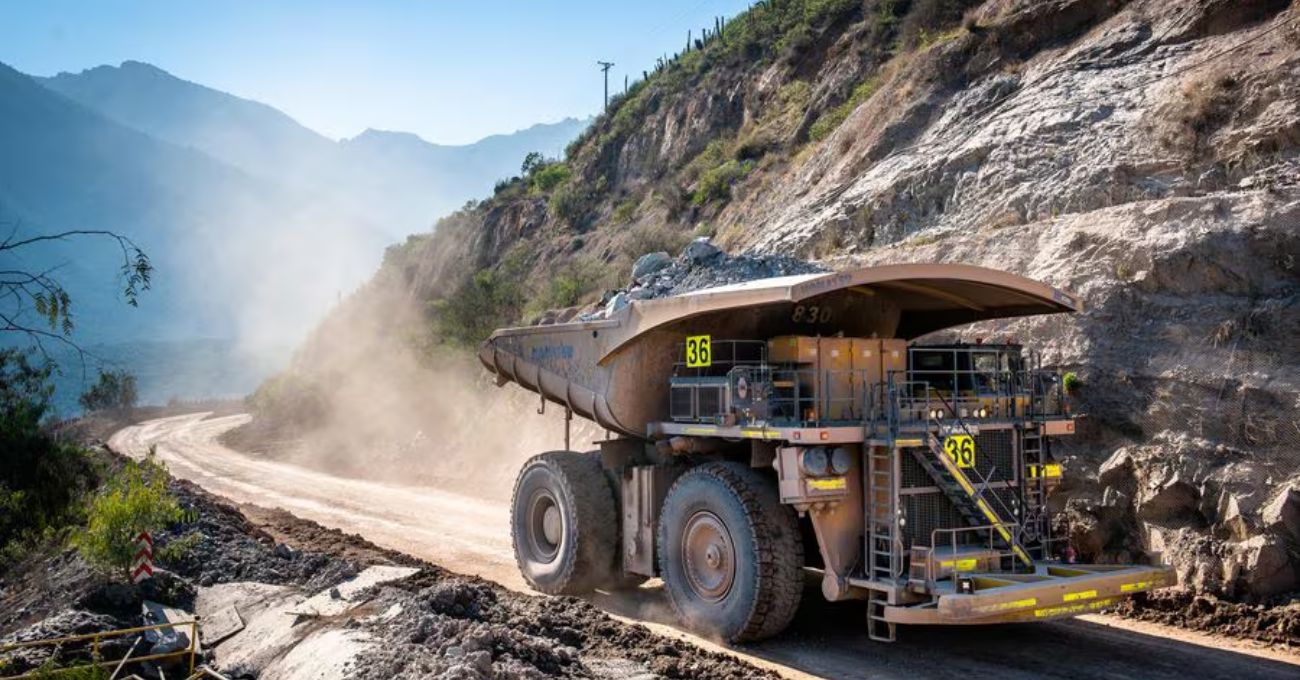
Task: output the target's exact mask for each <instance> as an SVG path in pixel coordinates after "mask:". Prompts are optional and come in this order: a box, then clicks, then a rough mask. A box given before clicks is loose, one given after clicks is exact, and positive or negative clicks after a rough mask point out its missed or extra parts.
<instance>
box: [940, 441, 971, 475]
mask: <svg viewBox="0 0 1300 680" xmlns="http://www.w3.org/2000/svg"><path fill="white" fill-rule="evenodd" d="M943 452H944V453H946V454H948V457H949V458H951V459H952V462H954V463H956V464H957V467H959V468H973V467H975V440H974V439H972V438H971V436H970V435H966V434H954V435H952V436H951V437H947V438H945V439H944V440H943Z"/></svg>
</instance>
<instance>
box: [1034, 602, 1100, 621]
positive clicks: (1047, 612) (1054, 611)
mask: <svg viewBox="0 0 1300 680" xmlns="http://www.w3.org/2000/svg"><path fill="white" fill-rule="evenodd" d="M1112 604H1115V598H1110V597H1108V598H1106V599H1104V600H1097V601H1096V602H1083V603H1080V604H1065V605H1061V606H1059V607H1044V608H1042V609H1035V610H1034V616H1035V617H1036V618H1040V619H1043V618H1048V617H1051V616H1065V615H1068V614H1082V613H1083V612H1089V611H1097V610H1098V609H1105V608H1106V607H1109V606H1111V605H1112Z"/></svg>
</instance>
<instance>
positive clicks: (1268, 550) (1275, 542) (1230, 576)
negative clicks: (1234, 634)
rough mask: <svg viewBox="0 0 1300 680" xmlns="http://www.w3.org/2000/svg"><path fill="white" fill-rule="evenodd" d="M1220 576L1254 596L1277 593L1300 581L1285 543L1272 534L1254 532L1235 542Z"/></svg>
mask: <svg viewBox="0 0 1300 680" xmlns="http://www.w3.org/2000/svg"><path fill="white" fill-rule="evenodd" d="M1224 576H1225V577H1226V579H1225V580H1227V581H1229V582H1237V583H1240V584H1241V586H1242V587H1243V588H1244V589H1245V590H1246V591H1247V592H1249V593H1250V594H1252V595H1255V596H1257V597H1271V596H1273V595H1280V594H1282V593H1285V592H1289V591H1291V590H1294V589H1295V588H1296V586H1297V585H1300V581H1297V579H1296V565H1295V563H1294V562H1293V561H1292V560H1291V557H1290V554H1289V553H1288V551H1287V546H1286V544H1285V543H1283V542H1282V541H1281V540H1280V539H1278V538H1277V537H1276V536H1256V537H1254V538H1252V539H1250V540H1248V541H1242V542H1240V543H1237V544H1235V545H1234V546H1233V551H1232V561H1231V562H1230V563H1229V564H1227V565H1226V566H1225V574H1224Z"/></svg>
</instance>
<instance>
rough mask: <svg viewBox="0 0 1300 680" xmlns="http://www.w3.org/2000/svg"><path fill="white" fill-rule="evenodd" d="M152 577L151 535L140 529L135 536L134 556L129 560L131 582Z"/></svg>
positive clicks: (138, 581)
mask: <svg viewBox="0 0 1300 680" xmlns="http://www.w3.org/2000/svg"><path fill="white" fill-rule="evenodd" d="M147 578H153V536H150V535H149V532H147V531H141V532H140V535H139V536H136V537H135V557H134V558H133V559H132V560H131V583H137V584H138V583H140V582H141V581H143V580H145V579H147Z"/></svg>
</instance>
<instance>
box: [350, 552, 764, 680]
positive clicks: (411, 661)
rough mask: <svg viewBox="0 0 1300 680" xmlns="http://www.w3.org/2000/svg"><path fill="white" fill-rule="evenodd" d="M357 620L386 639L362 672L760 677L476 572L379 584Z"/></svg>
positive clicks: (388, 675) (364, 676)
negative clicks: (366, 614) (369, 615)
mask: <svg viewBox="0 0 1300 680" xmlns="http://www.w3.org/2000/svg"><path fill="white" fill-rule="evenodd" d="M373 604H374V605H375V609H377V610H380V611H385V610H386V611H390V612H396V613H395V614H394V615H392V616H391V617H388V618H385V617H382V616H381V617H379V620H378V621H377V622H373V623H369V624H366V623H363V624H362V628H363V629H366V630H371V631H373V632H374V633H375V634H376V635H377V636H378V637H380V638H382V639H384V640H387V641H388V644H386V645H384V646H383V647H376V648H372V649H371V650H370V651H369V652H367V653H366V654H364V655H363V656H362V657H361V658H360V659H358V661H357V664H356V666H357V670H356V672H355V673H354V674H353V675H352V676H351V677H352V678H356V679H358V680H390V679H396V678H426V677H446V678H498V679H503V680H513V679H514V678H541V677H563V678H589V677H663V678H718V679H722V680H726V679H728V678H736V679H737V680H738V679H740V678H762V677H774V676H771V675H770V674H767V673H763V672H761V671H759V670H758V669H756V668H753V667H751V666H749V665H747V664H743V663H741V662H738V661H736V660H735V659H733V658H731V657H728V656H725V655H722V654H717V653H712V652H705V651H702V650H700V649H698V648H695V647H694V646H692V645H690V644H687V643H684V642H681V641H678V640H673V639H668V638H661V637H659V636H656V635H654V634H652V633H651V632H650V631H649V630H647V629H646V628H644V627H642V626H629V625H626V624H622V623H619V622H617V621H615V620H614V619H612V618H610V617H609V615H607V614H605V613H604V612H602V611H600V610H599V609H597V608H596V607H595V606H593V605H591V604H589V603H587V602H585V601H583V600H579V599H576V598H569V597H566V598H536V597H528V596H523V595H518V594H516V593H512V592H509V591H504V590H502V589H500V588H497V587H495V586H492V585H490V584H487V583H484V582H482V581H479V580H477V579H472V578H464V577H452V578H446V579H441V580H436V581H433V582H432V583H430V582H429V581H428V580H427V579H426V580H422V579H421V578H420V577H419V576H417V577H415V578H414V579H410V580H408V581H404V582H399V583H396V584H394V585H392V586H384V587H382V588H381V589H380V592H379V593H377V595H376V598H375V600H374V603H373Z"/></svg>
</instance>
